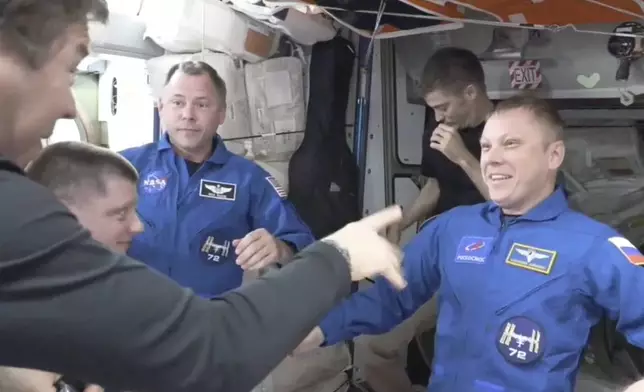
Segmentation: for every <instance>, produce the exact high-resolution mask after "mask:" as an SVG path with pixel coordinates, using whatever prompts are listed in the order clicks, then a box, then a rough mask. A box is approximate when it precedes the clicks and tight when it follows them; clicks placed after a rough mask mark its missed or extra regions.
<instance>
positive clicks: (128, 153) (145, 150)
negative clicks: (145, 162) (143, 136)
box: [119, 143, 157, 161]
mask: <svg viewBox="0 0 644 392" xmlns="http://www.w3.org/2000/svg"><path fill="white" fill-rule="evenodd" d="M156 149H157V143H148V144H144V145H142V146H137V147H130V148H127V149H125V150H122V151H120V152H119V154H121V155H122V156H124V157H125V158H126V159H127V160H129V161H132V160H136V159H137V158H139V157H141V156H143V155H147V154H149V153H151V152H154V151H156Z"/></svg>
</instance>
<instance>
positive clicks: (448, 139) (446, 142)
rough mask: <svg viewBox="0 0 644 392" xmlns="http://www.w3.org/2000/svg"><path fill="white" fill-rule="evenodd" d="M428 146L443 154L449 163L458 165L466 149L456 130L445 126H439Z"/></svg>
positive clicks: (465, 153)
mask: <svg viewBox="0 0 644 392" xmlns="http://www.w3.org/2000/svg"><path fill="white" fill-rule="evenodd" d="M429 146H430V147H431V148H433V149H434V150H438V151H440V152H442V153H443V155H445V156H446V157H447V159H449V160H450V161H452V162H454V163H456V164H458V163H459V162H460V161H461V160H463V159H464V158H465V157H466V156H467V154H468V151H467V148H466V147H465V144H464V143H463V138H462V137H461V135H460V134H459V132H458V130H457V129H456V128H454V127H451V126H449V125H445V124H439V125H438V126H437V127H436V129H434V132H432V137H431V138H430V144H429Z"/></svg>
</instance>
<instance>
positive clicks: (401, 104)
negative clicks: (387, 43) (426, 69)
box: [395, 55, 425, 165]
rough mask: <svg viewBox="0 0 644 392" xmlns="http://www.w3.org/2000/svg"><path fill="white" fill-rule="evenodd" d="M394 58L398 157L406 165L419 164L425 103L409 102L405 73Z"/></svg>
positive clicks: (401, 65)
mask: <svg viewBox="0 0 644 392" xmlns="http://www.w3.org/2000/svg"><path fill="white" fill-rule="evenodd" d="M398 57H399V56H397V55H396V56H395V58H396V104H397V105H396V110H397V111H398V113H397V115H396V120H397V122H398V124H397V127H396V131H397V140H398V143H397V145H398V159H399V160H400V162H402V163H404V164H407V165H420V161H421V158H422V144H421V141H422V139H423V128H424V126H425V105H415V104H412V103H409V100H408V99H407V97H408V96H409V95H408V93H407V88H408V87H409V84H408V83H407V73H406V72H405V68H404V66H403V64H402V63H401V62H400V61H399V60H398Z"/></svg>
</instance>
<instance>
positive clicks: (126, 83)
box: [98, 58, 154, 151]
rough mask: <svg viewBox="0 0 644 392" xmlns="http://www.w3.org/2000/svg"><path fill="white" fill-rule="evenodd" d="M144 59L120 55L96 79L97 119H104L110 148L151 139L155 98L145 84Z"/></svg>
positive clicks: (119, 147)
mask: <svg viewBox="0 0 644 392" xmlns="http://www.w3.org/2000/svg"><path fill="white" fill-rule="evenodd" d="M146 75H147V72H146V69H145V61H143V60H140V59H131V58H120V59H118V60H117V59H114V60H110V63H109V65H108V67H107V69H106V71H105V73H104V74H103V75H101V77H100V79H99V90H98V92H99V94H98V105H99V120H100V121H106V122H107V132H108V144H109V147H110V149H112V150H115V151H121V150H124V149H126V148H130V147H136V146H140V145H143V144H146V143H151V142H152V141H153V130H154V100H153V99H152V96H151V95H150V92H149V90H148V86H147V83H146ZM114 79H116V86H117V97H116V98H117V101H116V114H114V113H112V112H111V110H110V109H111V100H112V81H113V80H114Z"/></svg>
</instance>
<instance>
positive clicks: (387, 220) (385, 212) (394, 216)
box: [359, 205, 403, 232]
mask: <svg viewBox="0 0 644 392" xmlns="http://www.w3.org/2000/svg"><path fill="white" fill-rule="evenodd" d="M402 216H403V215H402V208H400V206H397V205H394V206H389V207H387V208H385V209H382V210H380V211H378V212H376V213H374V214H371V215H369V216H367V217H365V218H362V220H360V221H359V222H360V223H361V224H363V225H366V226H369V227H371V228H372V229H373V230H375V231H376V232H380V231H382V230H384V229H386V228H387V227H388V226H391V225H393V224H394V223H398V222H400V221H401V220H402Z"/></svg>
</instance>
